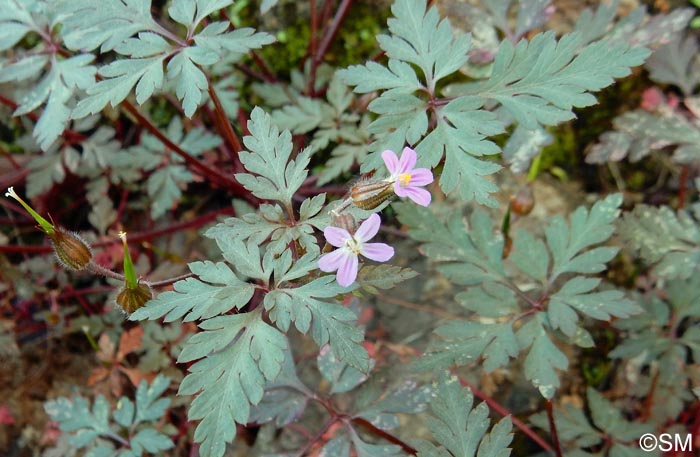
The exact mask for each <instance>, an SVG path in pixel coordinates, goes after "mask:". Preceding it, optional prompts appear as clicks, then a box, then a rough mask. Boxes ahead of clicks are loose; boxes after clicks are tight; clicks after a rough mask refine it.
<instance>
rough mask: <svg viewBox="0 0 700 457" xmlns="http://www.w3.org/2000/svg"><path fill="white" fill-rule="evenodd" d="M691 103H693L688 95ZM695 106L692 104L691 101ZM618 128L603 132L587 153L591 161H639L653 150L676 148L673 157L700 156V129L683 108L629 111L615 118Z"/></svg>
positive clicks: (685, 159) (684, 160)
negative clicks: (682, 110) (678, 109)
mask: <svg viewBox="0 0 700 457" xmlns="http://www.w3.org/2000/svg"><path fill="white" fill-rule="evenodd" d="M687 103H692V102H691V101H690V99H688V102H687ZM690 106H692V105H690ZM613 125H614V127H615V129H614V130H612V131H608V132H606V133H604V134H603V135H601V137H600V142H599V143H598V144H596V145H595V146H594V147H593V148H591V151H590V153H589V154H588V155H587V156H586V162H588V163H606V162H609V161H611V162H618V161H621V160H623V159H625V158H627V157H628V158H629V160H630V161H632V162H636V161H638V160H640V159H642V158H644V157H646V156H648V155H649V154H651V153H653V152H661V151H663V154H666V150H667V149H669V148H674V154H673V161H674V162H676V163H693V162H696V161H697V160H698V159H700V129H698V127H697V126H696V125H695V124H694V123H692V122H690V121H689V120H688V119H687V117H686V115H685V114H683V113H680V112H670V111H669V112H663V113H650V112H647V111H645V110H641V109H639V110H635V111H629V112H626V113H624V114H622V115H621V116H618V117H617V118H615V119H614V121H613Z"/></svg>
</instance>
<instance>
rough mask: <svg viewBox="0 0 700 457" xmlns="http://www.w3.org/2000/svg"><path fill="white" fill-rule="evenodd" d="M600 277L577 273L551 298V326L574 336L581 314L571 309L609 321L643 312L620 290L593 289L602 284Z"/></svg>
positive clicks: (549, 307) (549, 308)
mask: <svg viewBox="0 0 700 457" xmlns="http://www.w3.org/2000/svg"><path fill="white" fill-rule="evenodd" d="M600 281H601V280H600V279H594V278H585V277H582V276H578V277H576V278H573V279H570V280H569V281H568V282H566V284H564V285H563V286H562V287H561V288H560V289H559V291H558V292H557V293H555V294H553V295H552V296H551V298H550V301H549V305H548V307H547V312H548V315H549V321H550V323H551V324H552V328H554V329H557V328H559V329H561V331H562V332H564V334H566V335H567V336H569V337H573V336H574V335H575V334H576V330H577V325H576V324H577V321H578V317H577V316H576V313H575V312H574V311H573V310H572V308H573V309H576V310H578V311H579V312H581V313H583V314H585V315H587V316H589V317H592V318H594V319H598V320H603V321H608V320H610V318H611V317H612V316H615V317H620V318H626V317H630V316H631V315H633V314H638V313H640V312H642V309H641V308H640V307H639V306H637V305H636V304H635V303H634V302H633V301H632V300H629V299H627V298H625V296H624V294H623V293H622V292H620V291H618V290H605V291H602V292H592V291H593V290H594V289H595V288H597V287H598V285H599V284H600Z"/></svg>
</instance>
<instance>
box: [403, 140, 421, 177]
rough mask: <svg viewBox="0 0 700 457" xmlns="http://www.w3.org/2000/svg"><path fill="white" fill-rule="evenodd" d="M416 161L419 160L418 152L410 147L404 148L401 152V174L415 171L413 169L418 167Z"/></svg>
mask: <svg viewBox="0 0 700 457" xmlns="http://www.w3.org/2000/svg"><path fill="white" fill-rule="evenodd" d="M416 160H418V156H417V155H416V151H414V150H413V149H411V148H409V147H408V146H406V147H405V148H403V151H402V152H401V159H399V167H400V169H399V173H408V172H409V171H411V170H413V167H415V166H416Z"/></svg>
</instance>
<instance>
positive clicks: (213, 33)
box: [194, 22, 275, 57]
mask: <svg viewBox="0 0 700 457" xmlns="http://www.w3.org/2000/svg"><path fill="white" fill-rule="evenodd" d="M228 27H229V24H228V22H212V23H211V24H209V25H207V26H206V27H205V28H204V29H203V30H202V31H201V32H199V33H198V34H197V35H195V37H194V41H195V43H197V45H198V46H201V47H203V48H207V49H211V50H212V51H215V52H216V53H217V54H219V55H222V54H223V53H224V52H226V54H229V57H230V54H234V56H235V55H236V54H239V55H245V54H247V53H248V52H249V51H250V50H251V49H260V48H262V47H263V46H264V45H266V44H270V43H273V42H274V41H275V38H274V37H273V36H272V35H270V34H268V33H265V32H257V33H256V32H255V29H252V28H250V27H242V28H238V29H236V30H233V31H230V32H227V30H228Z"/></svg>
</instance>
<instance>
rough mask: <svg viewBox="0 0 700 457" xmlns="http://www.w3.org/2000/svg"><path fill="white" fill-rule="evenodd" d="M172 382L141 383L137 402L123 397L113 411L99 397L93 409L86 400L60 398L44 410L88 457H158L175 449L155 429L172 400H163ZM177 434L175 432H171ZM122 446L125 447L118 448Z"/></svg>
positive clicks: (170, 432)
mask: <svg viewBox="0 0 700 457" xmlns="http://www.w3.org/2000/svg"><path fill="white" fill-rule="evenodd" d="M169 385H170V379H169V378H166V377H164V376H158V377H156V378H155V379H154V380H153V382H152V383H151V384H150V385H149V384H148V383H147V382H146V381H141V383H140V384H139V386H138V387H137V388H136V396H135V399H134V401H132V400H130V399H129V398H127V397H121V398H120V399H119V400H118V401H117V406H116V408H115V409H114V410H113V411H110V405H109V403H108V402H107V400H106V399H105V398H104V397H103V396H102V395H98V396H97V397H96V398H95V402H94V403H93V405H92V407H91V406H90V402H89V401H88V400H87V399H86V398H84V397H82V396H74V397H73V398H72V399H69V398H66V397H59V398H57V399H55V400H51V401H48V402H46V404H45V405H44V409H45V410H46V413H47V414H48V415H49V417H50V418H51V420H53V421H56V422H58V425H59V427H60V429H61V430H62V431H64V432H69V433H70V438H69V440H68V441H69V443H70V445H71V446H73V447H75V448H78V449H86V450H87V452H88V455H97V456H120V457H136V456H141V455H143V454H144V453H146V454H158V453H160V452H161V451H165V450H168V449H171V448H172V447H173V442H172V440H171V439H170V438H169V437H168V436H167V434H165V433H163V431H158V430H157V429H156V428H155V427H154V425H155V424H156V423H157V422H158V421H159V420H160V419H161V418H162V417H163V416H164V415H165V413H166V412H167V410H168V407H169V406H170V399H168V398H167V397H166V398H161V396H162V395H163V393H164V392H165V391H166V390H167V388H168V386H169ZM168 433H169V434H173V430H169V431H168ZM116 443H121V446H120V445H118V444H117V446H118V447H117V448H116V449H115V444H116Z"/></svg>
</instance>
